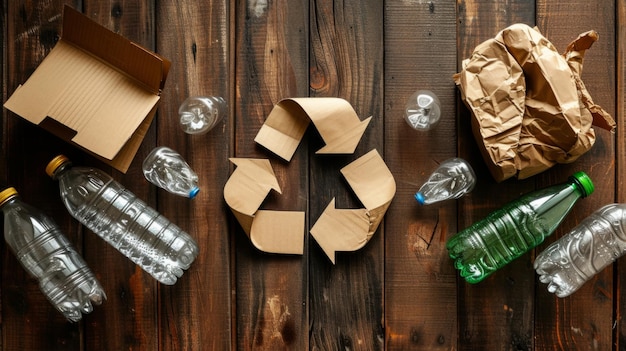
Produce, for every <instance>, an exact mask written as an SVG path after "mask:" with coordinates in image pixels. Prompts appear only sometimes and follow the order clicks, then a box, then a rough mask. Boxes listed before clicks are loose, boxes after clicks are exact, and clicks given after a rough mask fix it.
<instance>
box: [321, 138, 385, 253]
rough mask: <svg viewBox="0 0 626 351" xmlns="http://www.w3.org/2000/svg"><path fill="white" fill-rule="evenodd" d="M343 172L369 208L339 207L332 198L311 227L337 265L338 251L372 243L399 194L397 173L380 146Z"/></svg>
mask: <svg viewBox="0 0 626 351" xmlns="http://www.w3.org/2000/svg"><path fill="white" fill-rule="evenodd" d="M341 173H342V174H343V176H344V177H345V178H346V180H347V181H348V184H350V187H351V188H352V190H353V191H354V193H355V194H356V196H357V197H358V198H359V200H360V201H361V203H362V204H363V205H364V206H365V208H362V209H353V210H343V209H337V208H336V207H335V199H332V200H331V202H330V204H329V205H328V206H327V207H326V209H325V210H324V212H323V213H322V214H321V215H320V217H319V218H318V220H317V222H315V224H314V225H313V227H312V228H311V235H313V237H314V238H315V240H316V241H317V243H318V244H319V245H320V247H321V248H322V250H324V253H326V255H327V256H328V258H329V259H330V260H331V262H332V263H333V264H334V263H335V253H336V252H337V251H355V250H358V249H360V248H362V247H363V246H364V245H365V244H367V242H369V240H370V239H371V238H372V236H373V235H374V233H375V232H376V229H378V226H379V225H380V223H381V221H382V220H383V217H384V215H385V213H386V212H387V209H388V208H389V205H390V204H391V200H392V199H393V197H394V196H395V193H396V182H395V180H394V178H393V175H392V174H391V171H389V168H387V165H386V164H385V161H383V159H382V157H381V156H380V154H379V153H378V151H376V149H374V150H372V151H370V152H368V153H367V154H365V155H363V156H361V157H360V158H358V159H357V160H355V161H353V162H352V163H350V164H349V165H347V166H345V167H344V168H342V169H341Z"/></svg>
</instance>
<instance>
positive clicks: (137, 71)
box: [5, 6, 171, 173]
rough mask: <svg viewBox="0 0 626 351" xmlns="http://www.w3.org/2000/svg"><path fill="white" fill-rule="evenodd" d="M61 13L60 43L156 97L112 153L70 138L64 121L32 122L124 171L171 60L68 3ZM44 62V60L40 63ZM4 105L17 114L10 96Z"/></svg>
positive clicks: (150, 116)
mask: <svg viewBox="0 0 626 351" xmlns="http://www.w3.org/2000/svg"><path fill="white" fill-rule="evenodd" d="M63 16H64V18H63V20H64V21H63V36H62V38H61V40H60V42H63V43H65V44H69V45H71V46H72V47H74V48H77V49H79V50H80V51H82V52H84V53H86V54H87V55H89V56H90V57H92V58H93V59H94V60H98V61H99V62H101V63H104V64H105V65H107V66H109V67H111V68H113V69H114V70H116V71H118V72H120V74H122V75H123V76H126V77H128V78H130V81H132V82H133V84H136V86H137V87H138V88H139V90H143V91H145V92H146V93H147V94H150V95H153V96H155V97H156V100H155V102H154V103H151V104H150V106H149V107H148V106H146V107H148V109H146V110H149V112H148V113H147V114H146V115H145V116H144V115H143V114H142V115H141V116H140V117H139V118H141V119H140V120H139V118H135V119H134V120H137V121H139V123H138V124H137V126H136V127H134V131H133V132H132V134H130V136H129V137H128V139H127V140H125V141H123V144H116V145H118V146H117V147H116V148H115V149H114V151H113V152H109V154H110V155H108V154H107V155H99V154H98V153H96V152H94V151H92V150H89V149H88V148H87V147H85V146H82V145H80V144H79V143H77V142H74V141H72V138H73V137H74V135H76V132H77V131H73V129H72V128H67V127H65V126H64V125H63V122H60V121H56V120H54V118H44V119H43V120H39V121H31V122H33V123H37V124H39V125H40V127H42V128H44V129H46V130H48V131H49V132H51V133H52V134H55V135H56V136H58V137H60V138H62V139H63V140H66V141H67V142H69V143H71V144H72V145H74V146H77V147H79V148H80V149H82V150H84V151H86V152H87V153H89V154H91V155H93V156H95V157H97V158H99V159H101V160H102V161H103V162H105V163H107V164H109V165H111V166H113V167H114V168H116V169H118V170H119V171H121V172H124V173H125V172H126V171H127V170H128V168H129V166H130V164H131V162H132V160H133V158H134V156H135V155H136V153H137V151H138V149H139V147H140V145H141V143H142V141H143V139H144V137H145V135H146V133H147V130H148V129H149V127H150V125H151V123H152V120H153V119H154V115H155V113H156V110H157V105H158V100H159V98H158V96H159V94H160V92H161V90H162V88H163V85H164V84H165V80H166V78H167V74H168V73H169V68H170V65H171V63H170V62H169V61H168V60H166V59H164V58H162V57H161V56H159V55H157V54H155V53H152V52H149V51H148V50H146V49H144V48H142V47H141V46H139V45H137V44H135V43H133V42H131V41H129V40H127V39H125V38H123V37H122V36H121V35H119V34H116V33H113V32H111V31H109V30H108V29H106V28H104V27H102V26H100V25H99V24H97V23H96V22H94V21H92V20H91V19H89V18H87V17H86V16H84V15H83V14H81V13H80V12H78V11H76V10H74V9H72V8H71V7H69V6H65V8H64V14H63ZM94 38H97V40H94ZM57 45H58V44H57ZM55 48H56V47H55ZM53 50H54V49H53ZM44 61H45V60H44ZM43 64H44V62H42V65H43ZM36 73H37V71H35V73H33V75H31V78H33V76H36ZM31 78H29V79H31ZM35 84H36V82H35ZM20 87H21V86H20ZM19 89H21V88H18V90H19ZM18 90H16V91H15V92H14V95H17V94H15V93H16V92H18ZM22 95H23V94H22ZM27 98H28V97H27ZM27 98H26V99H27ZM24 99H25V97H24V96H22V100H24ZM22 103H24V101H22ZM5 107H6V108H7V109H9V110H11V111H13V112H15V113H16V114H18V115H20V113H19V111H17V110H16V109H15V104H13V101H11V98H9V100H7V102H6V103H5ZM21 117H24V116H21ZM26 119H28V118H26ZM121 140H123V139H121ZM118 143H119V141H118Z"/></svg>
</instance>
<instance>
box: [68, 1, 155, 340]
mask: <svg viewBox="0 0 626 351" xmlns="http://www.w3.org/2000/svg"><path fill="white" fill-rule="evenodd" d="M84 13H85V14H86V15H87V16H88V17H90V18H91V19H93V20H94V21H96V22H98V23H99V24H101V25H103V26H105V27H106V28H108V29H110V30H112V31H114V32H116V33H118V34H120V35H122V36H124V37H126V38H128V39H129V40H132V41H134V42H136V43H138V44H139V45H142V46H144V47H146V48H147V49H149V50H154V49H155V47H154V40H155V36H156V33H155V30H154V28H155V23H154V21H155V19H154V2H153V1H144V2H135V1H123V2H119V1H86V2H85V3H84ZM155 131H156V129H155V127H154V123H153V125H152V126H151V128H150V130H149V132H148V133H147V135H146V138H145V139H144V142H143V143H142V146H141V148H140V149H139V152H138V153H137V156H136V157H135V159H134V161H133V163H132V165H131V167H130V168H129V170H128V172H127V173H126V174H122V173H120V172H118V171H116V170H114V169H113V168H111V167H107V166H105V165H101V164H98V163H94V162H93V161H91V160H86V162H88V163H89V164H90V165H95V166H96V167H99V168H101V169H102V170H105V171H106V172H108V173H110V174H111V175H112V176H113V177H114V178H115V179H116V180H117V181H118V182H120V183H121V184H122V185H123V186H124V187H126V188H127V189H129V190H130V191H132V192H133V193H134V194H135V195H137V197H138V198H140V199H142V200H143V201H145V202H146V203H147V204H148V205H150V206H152V207H153V208H157V203H156V196H155V195H156V191H155V189H154V187H152V186H151V185H150V184H149V183H148V182H147V181H146V180H145V179H144V177H143V174H142V172H141V163H142V162H143V158H144V157H145V156H146V155H147V153H148V152H150V150H151V149H152V147H154V145H155V143H156V134H155ZM75 164H77V165H81V164H79V163H78V162H75ZM85 233H86V234H85V255H86V256H87V257H93V258H98V263H97V268H98V269H99V271H100V274H101V282H102V284H103V287H104V289H105V291H106V293H107V298H108V300H107V302H105V303H104V304H103V306H102V307H101V308H99V309H98V310H97V311H96V312H97V313H95V314H94V316H93V319H94V320H93V322H91V323H87V324H86V326H85V334H86V335H90V337H89V338H86V339H85V347H86V348H87V349H96V348H99V347H104V348H106V349H111V350H113V349H118V350H122V349H130V348H137V349H156V348H157V345H158V343H157V342H158V335H159V330H158V324H157V322H158V313H159V310H158V306H157V301H158V300H157V294H158V285H159V283H158V282H157V281H156V280H155V279H154V278H152V277H151V276H150V275H149V274H148V273H146V272H144V271H143V270H142V269H141V268H140V267H139V266H137V265H135V264H134V263H133V262H132V261H130V260H129V259H127V258H126V257H124V255H122V254H121V253H119V252H118V251H117V250H115V249H113V247H111V246H110V245H108V244H107V243H106V242H105V241H104V240H102V239H100V237H98V236H97V235H96V234H94V233H92V232H91V231H88V230H86V231H85ZM113 306H116V307H113Z"/></svg>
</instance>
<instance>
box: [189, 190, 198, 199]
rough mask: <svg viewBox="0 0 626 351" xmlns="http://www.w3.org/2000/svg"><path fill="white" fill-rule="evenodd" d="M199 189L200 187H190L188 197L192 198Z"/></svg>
mask: <svg viewBox="0 0 626 351" xmlns="http://www.w3.org/2000/svg"><path fill="white" fill-rule="evenodd" d="M199 191H200V188H198V187H195V188H193V189H191V191H190V192H189V198H190V199H193V198H194V197H196V195H198V192H199Z"/></svg>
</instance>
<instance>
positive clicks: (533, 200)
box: [446, 172, 594, 283]
mask: <svg viewBox="0 0 626 351" xmlns="http://www.w3.org/2000/svg"><path fill="white" fill-rule="evenodd" d="M593 189H594V187H593V183H592V181H591V179H590V178H589V176H587V174H585V173H584V172H577V173H575V174H574V175H572V176H571V177H569V179H568V181H567V182H565V183H562V184H558V185H553V186H551V187H548V188H544V189H541V190H537V191H534V192H531V193H528V194H526V195H524V196H522V197H520V198H519V199H517V200H515V201H512V202H510V203H508V204H506V205H505V206H504V207H502V208H501V209H499V210H497V211H495V212H492V213H491V214H490V215H488V216H487V217H486V218H485V219H483V220H481V221H479V222H476V223H474V224H472V225H471V226H470V227H468V228H466V229H464V230H463V231H461V232H459V233H458V234H456V235H455V236H453V237H451V238H450V239H449V240H448V242H447V243H446V248H447V249H448V253H449V254H450V257H451V258H452V259H453V260H454V266H455V267H456V268H457V269H458V270H459V271H460V274H461V276H462V277H463V278H465V280H466V281H467V282H469V283H478V282H480V281H481V280H483V279H485V278H486V277H487V276H488V275H490V274H491V273H493V272H495V271H496V270H497V269H499V268H501V267H503V266H504V265H506V264H507V263H509V262H511V261H513V260H514V259H516V258H517V257H519V256H521V255H523V254H524V253H525V252H527V251H528V250H530V249H532V248H534V247H535V246H537V245H539V244H540V243H542V242H543V241H544V239H545V238H546V237H547V236H548V235H550V234H552V233H553V232H554V230H556V228H557V227H558V225H559V224H560V223H561V222H562V221H563V219H564V218H565V216H566V215H567V214H568V213H569V212H570V211H571V209H572V207H573V206H574V204H575V203H576V202H577V201H578V200H579V199H580V198H582V197H586V196H588V195H590V194H591V193H592V192H593Z"/></svg>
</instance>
